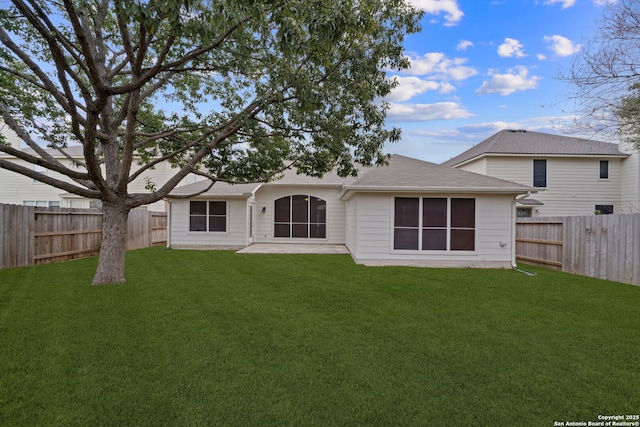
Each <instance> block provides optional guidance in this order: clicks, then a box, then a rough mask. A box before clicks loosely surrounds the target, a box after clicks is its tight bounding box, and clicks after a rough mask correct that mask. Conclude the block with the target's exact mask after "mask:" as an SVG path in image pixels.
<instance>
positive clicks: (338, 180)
mask: <svg viewBox="0 0 640 427" xmlns="http://www.w3.org/2000/svg"><path fill="white" fill-rule="evenodd" d="M208 185H209V181H198V182H196V183H193V184H189V185H184V186H181V187H176V188H175V189H174V190H173V191H172V192H171V193H170V195H169V198H171V197H176V196H187V195H190V194H194V193H197V192H199V191H202V190H204V189H205V188H206V187H207V186H208ZM262 185H268V186H278V185H306V186H313V187H317V186H332V187H336V188H340V189H341V191H340V194H339V197H341V198H345V199H348V198H349V197H351V195H352V194H353V193H356V192H430V193H435V192H440V193H470V192H473V193H506V194H524V193H527V192H529V191H530V192H536V191H537V190H538V189H535V188H532V187H527V186H524V185H520V184H516V183H514V182H511V181H506V180H503V179H499V178H494V177H491V176H486V175H480V174H476V173H473V172H468V171H464V170H460V169H453V168H449V167H446V166H442V165H437V164H435V163H430V162H425V161H423V160H418V159H412V158H410V157H405V156H401V155H398V154H394V155H392V156H391V159H390V160H389V166H377V167H372V168H368V169H363V170H362V171H361V173H360V175H359V176H358V177H357V178H354V177H346V178H342V177H339V176H338V175H336V174H335V173H330V174H326V175H325V176H324V177H323V178H313V177H309V176H306V175H298V174H296V172H295V171H289V172H287V173H286V174H285V176H284V177H283V178H282V179H280V180H276V181H273V182H269V183H264V184H233V185H231V184H227V183H225V182H217V183H215V184H214V185H213V186H212V187H211V188H210V189H209V190H207V191H206V192H204V193H202V194H200V195H199V197H249V196H251V194H252V193H253V192H255V191H256V190H257V189H258V188H260V187H261V186H262Z"/></svg>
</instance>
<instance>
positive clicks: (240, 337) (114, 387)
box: [0, 248, 640, 427]
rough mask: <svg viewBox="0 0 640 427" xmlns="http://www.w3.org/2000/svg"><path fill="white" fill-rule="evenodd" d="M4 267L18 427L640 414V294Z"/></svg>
mask: <svg viewBox="0 0 640 427" xmlns="http://www.w3.org/2000/svg"><path fill="white" fill-rule="evenodd" d="M127 256H128V261H129V262H128V266H129V267H128V271H127V275H128V277H129V284H128V285H127V286H126V287H122V286H113V287H99V288H94V287H88V286H86V284H87V283H88V282H89V281H90V280H91V275H92V271H93V269H94V268H95V264H96V260H95V259H85V260H79V261H71V262H66V263H60V264H52V265H43V266H37V267H31V268H21V269H13V270H3V271H0V342H1V343H2V345H0V402H1V403H2V405H1V406H0V407H1V408H2V409H1V410H0V425H3V426H4V425H7V426H20V425H25V426H26V425H47V426H65V427H66V426H88V425H104V426H109V425H122V424H127V425H132V426H137V425H154V426H164V425H181V426H193V425H229V426H240V425H247V426H262V425H269V426H271V425H278V426H280V425H296V426H390V425H399V426H409V425H417V426H420V425H457V426H545V425H553V422H554V421H560V420H561V421H563V422H564V421H567V420H569V421H582V420H584V421H587V420H591V421H597V416H598V415H599V414H636V413H637V411H638V407H639V406H638V403H639V401H638V398H639V396H638V383H640V358H638V337H639V334H640V332H639V331H640V316H638V315H637V312H638V304H640V288H638V287H636V286H631V285H623V284H620V283H613V282H606V281H602V280H596V279H590V278H585V277H580V276H576V275H571V274H565V273H560V272H557V271H551V270H545V269H541V268H535V267H530V266H527V267H525V269H526V270H529V271H534V272H536V273H537V276H535V277H532V276H527V275H525V274H522V273H518V272H516V271H514V270H480V269H471V270H470V269H427V268H411V267H364V266H359V265H355V264H354V263H353V261H352V260H351V258H350V257H349V256H348V255H248V254H247V255H240V254H235V253H233V252H228V251H179V250H163V249H161V248H150V249H144V250H139V251H131V252H129V253H128V254H127Z"/></svg>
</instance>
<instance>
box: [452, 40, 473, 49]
mask: <svg viewBox="0 0 640 427" xmlns="http://www.w3.org/2000/svg"><path fill="white" fill-rule="evenodd" d="M470 47H473V42H471V41H469V40H460V43H458V45H457V46H456V50H467V49H468V48H470Z"/></svg>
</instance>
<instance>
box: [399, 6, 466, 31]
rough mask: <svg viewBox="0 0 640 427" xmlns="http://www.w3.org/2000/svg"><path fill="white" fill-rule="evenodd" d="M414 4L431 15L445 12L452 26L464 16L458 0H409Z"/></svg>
mask: <svg viewBox="0 0 640 427" xmlns="http://www.w3.org/2000/svg"><path fill="white" fill-rule="evenodd" d="M408 2H409V3H411V4H412V5H413V6H415V7H416V8H418V9H422V10H424V11H425V12H426V13H428V14H431V15H440V13H444V19H445V21H446V23H445V24H444V25H446V26H448V27H450V26H453V25H457V24H458V22H460V20H461V19H462V17H463V16H464V12H462V10H461V9H460V6H459V5H458V1H457V0H408Z"/></svg>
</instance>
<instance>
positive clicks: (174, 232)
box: [168, 198, 249, 249]
mask: <svg viewBox="0 0 640 427" xmlns="http://www.w3.org/2000/svg"><path fill="white" fill-rule="evenodd" d="M191 200H207V201H208V200H224V199H216V198H195V199H191ZM189 201H190V200H176V201H172V202H171V204H170V210H169V215H170V221H169V238H168V240H169V242H168V245H169V246H170V247H172V248H178V249H179V248H230V249H236V248H242V247H245V246H247V245H248V244H249V236H248V230H249V228H248V226H247V221H248V203H247V199H245V198H241V199H227V200H226V202H227V231H226V232H207V231H189Z"/></svg>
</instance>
